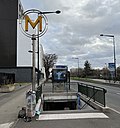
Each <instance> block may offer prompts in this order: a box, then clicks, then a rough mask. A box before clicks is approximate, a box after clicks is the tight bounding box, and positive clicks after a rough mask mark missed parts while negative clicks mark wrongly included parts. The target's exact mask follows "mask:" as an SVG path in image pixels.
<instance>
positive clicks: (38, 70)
mask: <svg viewBox="0 0 120 128" xmlns="http://www.w3.org/2000/svg"><path fill="white" fill-rule="evenodd" d="M38 35H39V24H38ZM39 73H40V72H39V36H38V75H37V83H38V86H39V76H40V75H39Z"/></svg>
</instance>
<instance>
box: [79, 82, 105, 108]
mask: <svg viewBox="0 0 120 128" xmlns="http://www.w3.org/2000/svg"><path fill="white" fill-rule="evenodd" d="M78 92H80V93H81V94H84V95H85V96H87V97H88V98H89V100H88V101H90V100H91V99H93V101H94V102H98V103H99V104H101V105H102V106H104V107H105V106H106V101H105V93H106V92H107V90H105V89H104V88H101V87H96V86H93V85H89V84H84V83H78Z"/></svg>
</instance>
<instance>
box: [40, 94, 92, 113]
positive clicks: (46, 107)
mask: <svg viewBox="0 0 120 128" xmlns="http://www.w3.org/2000/svg"><path fill="white" fill-rule="evenodd" d="M42 101H43V111H60V110H80V109H81V107H82V106H83V105H84V104H85V102H83V101H82V100H81V99H80V95H78V94H77V93H74V92H69V93H68V92H67V93H46V94H43V99H42ZM83 109H84V110H85V109H87V110H88V109H89V110H91V109H92V110H93V108H91V107H90V106H89V105H86V107H84V108H83Z"/></svg>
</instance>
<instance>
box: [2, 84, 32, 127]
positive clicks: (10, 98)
mask: <svg viewBox="0 0 120 128" xmlns="http://www.w3.org/2000/svg"><path fill="white" fill-rule="evenodd" d="M29 88H30V86H25V87H18V88H17V89H16V90H15V91H13V92H10V93H0V125H1V124H5V123H8V122H14V121H15V120H16V119H17V113H18V112H19V110H20V109H21V108H22V107H23V106H25V103H26V101H25V92H26V91H27V90H28V89H29Z"/></svg>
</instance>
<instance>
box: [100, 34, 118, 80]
mask: <svg viewBox="0 0 120 128" xmlns="http://www.w3.org/2000/svg"><path fill="white" fill-rule="evenodd" d="M100 36H107V37H112V38H113V50H114V65H115V67H114V68H115V72H114V77H115V79H116V75H117V73H116V55H115V37H114V35H104V34H100Z"/></svg>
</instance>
